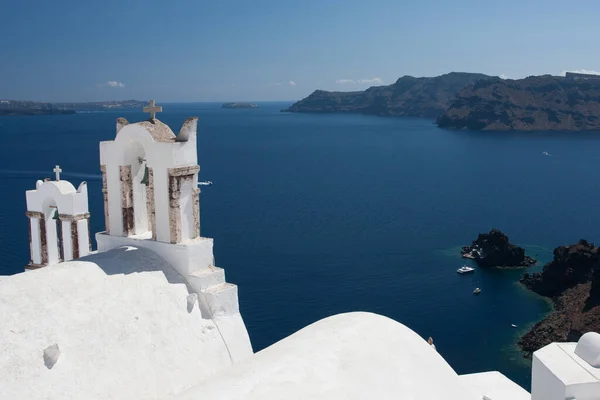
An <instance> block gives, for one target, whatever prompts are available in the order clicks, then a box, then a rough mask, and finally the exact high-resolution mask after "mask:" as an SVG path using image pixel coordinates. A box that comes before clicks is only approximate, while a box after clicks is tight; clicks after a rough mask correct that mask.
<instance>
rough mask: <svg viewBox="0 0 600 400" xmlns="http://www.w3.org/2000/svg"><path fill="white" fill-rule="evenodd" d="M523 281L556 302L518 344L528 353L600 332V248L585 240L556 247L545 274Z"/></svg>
mask: <svg viewBox="0 0 600 400" xmlns="http://www.w3.org/2000/svg"><path fill="white" fill-rule="evenodd" d="M521 282H522V283H523V284H524V285H525V286H527V287H528V288H529V289H531V290H532V291H534V292H536V293H538V294H540V295H542V296H547V297H550V298H551V299H552V300H553V302H554V311H553V312H552V313H551V314H550V315H549V316H548V317H547V318H545V319H544V320H542V321H540V322H538V323H537V324H535V326H534V327H533V328H532V329H531V330H530V331H529V332H528V333H527V334H525V336H523V337H522V338H521V340H520V341H519V345H520V346H521V348H522V349H523V351H525V352H526V353H527V354H531V353H532V352H534V351H536V350H538V349H540V348H542V347H544V346H546V345H547V344H550V343H552V342H565V341H577V340H578V339H579V337H580V336H581V335H582V334H584V333H586V332H590V331H593V332H600V248H598V247H596V246H594V245H593V244H591V243H588V242H587V241H585V240H580V241H579V243H577V244H576V245H572V246H560V247H557V248H556V249H554V259H553V260H552V262H550V263H549V264H547V265H545V266H544V270H543V272H541V273H540V272H537V273H535V274H533V275H530V274H525V275H524V276H523V278H522V279H521Z"/></svg>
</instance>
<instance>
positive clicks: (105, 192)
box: [90, 165, 110, 243]
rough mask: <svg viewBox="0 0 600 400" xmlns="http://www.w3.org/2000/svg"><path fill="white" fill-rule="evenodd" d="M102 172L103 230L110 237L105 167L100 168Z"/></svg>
mask: <svg viewBox="0 0 600 400" xmlns="http://www.w3.org/2000/svg"><path fill="white" fill-rule="evenodd" d="M100 171H102V195H103V197H104V229H105V230H106V234H107V235H110V223H109V211H108V181H107V178H106V165H101V166H100ZM90 243H91V241H90Z"/></svg>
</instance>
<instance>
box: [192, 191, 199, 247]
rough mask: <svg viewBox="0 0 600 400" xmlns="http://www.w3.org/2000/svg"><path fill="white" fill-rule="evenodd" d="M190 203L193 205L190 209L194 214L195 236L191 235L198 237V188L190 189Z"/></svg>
mask: <svg viewBox="0 0 600 400" xmlns="http://www.w3.org/2000/svg"><path fill="white" fill-rule="evenodd" d="M192 204H193V207H194V208H193V209H192V213H193V216H194V231H193V233H194V234H195V236H193V237H192V239H193V238H197V237H200V189H199V188H197V187H196V188H193V189H192Z"/></svg>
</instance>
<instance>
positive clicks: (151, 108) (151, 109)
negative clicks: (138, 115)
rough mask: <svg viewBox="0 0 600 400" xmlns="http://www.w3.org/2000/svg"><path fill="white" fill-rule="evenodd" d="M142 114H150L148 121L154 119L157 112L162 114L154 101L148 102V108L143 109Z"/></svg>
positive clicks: (160, 108)
mask: <svg viewBox="0 0 600 400" xmlns="http://www.w3.org/2000/svg"><path fill="white" fill-rule="evenodd" d="M144 112H147V113H150V119H154V118H156V113H157V112H162V107H160V106H157V105H156V103H155V102H154V100H150V106H149V107H144Z"/></svg>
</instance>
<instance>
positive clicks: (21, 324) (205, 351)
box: [0, 247, 231, 400]
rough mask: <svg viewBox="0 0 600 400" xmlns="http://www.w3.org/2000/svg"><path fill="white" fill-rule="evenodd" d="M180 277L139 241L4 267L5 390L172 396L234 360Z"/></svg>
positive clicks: (1, 383) (0, 319)
mask: <svg viewBox="0 0 600 400" xmlns="http://www.w3.org/2000/svg"><path fill="white" fill-rule="evenodd" d="M181 282H183V280H182V278H181V276H180V275H179V274H178V273H177V272H175V271H174V270H173V269H172V268H171V267H170V265H169V264H167V263H166V262H165V261H164V260H162V259H161V258H159V257H158V256H156V255H155V254H154V253H152V252H150V251H148V250H145V249H137V248H135V247H129V248H120V249H115V250H111V251H109V252H106V253H101V254H94V255H91V256H88V257H84V258H81V259H80V260H79V261H75V262H65V263H62V264H58V265H55V266H51V267H46V268H41V269H38V270H35V271H30V272H25V273H21V274H17V275H13V276H5V277H2V279H0V393H1V395H0V397H2V398H7V399H19V400H27V399H32V400H33V399H36V400H38V399H61V400H62V399H100V398H101V399H135V400H140V399H167V398H170V397H172V395H174V394H176V393H180V392H182V391H184V390H185V389H187V388H189V387H191V386H193V385H195V384H197V383H198V382H200V381H201V380H202V379H204V378H206V377H208V376H210V375H211V374H214V373H215V372H217V371H219V370H221V369H223V368H226V367H228V366H230V365H231V361H230V357H229V354H228V351H227V347H226V345H225V344H224V342H223V340H222V338H221V336H220V334H219V331H218V329H217V328H216V326H215V324H214V323H213V322H212V321H211V320H205V319H202V317H201V315H200V311H199V309H198V305H197V304H196V305H195V306H194V308H193V309H192V310H191V311H190V312H188V308H187V297H188V290H187V289H186V286H185V284H183V283H181ZM53 345H57V346H58V352H59V354H58V360H57V361H56V364H54V365H52V363H51V362H49V361H48V359H51V358H52V357H51V354H50V353H51V351H48V352H47V353H46V356H47V357H46V358H47V359H46V360H45V359H44V358H45V356H44V350H45V349H47V348H52V346H53ZM49 354H50V356H48V355H49ZM47 365H48V366H47ZM50 367H51V368H50Z"/></svg>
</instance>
